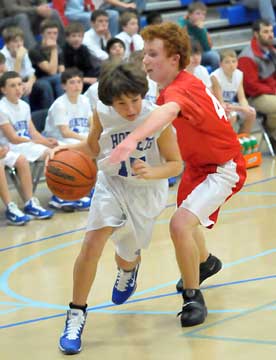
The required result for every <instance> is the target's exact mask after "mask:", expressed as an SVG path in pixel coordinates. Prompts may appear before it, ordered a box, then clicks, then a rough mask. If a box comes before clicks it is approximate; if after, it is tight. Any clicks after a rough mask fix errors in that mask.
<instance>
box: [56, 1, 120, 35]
mask: <svg viewBox="0 0 276 360" xmlns="http://www.w3.org/2000/svg"><path fill="white" fill-rule="evenodd" d="M61 1H64V3H65V4H64V5H65V15H66V17H67V18H68V19H69V20H70V21H77V22H80V23H81V24H82V25H83V26H84V30H85V31H87V30H89V29H90V27H91V24H90V21H91V13H92V12H93V11H94V10H97V9H99V7H100V5H101V3H102V2H101V1H97V2H96V4H94V3H93V2H92V0H67V1H65V0H61ZM96 5H97V6H96ZM102 10H104V9H102ZM106 13H107V14H108V18H109V31H110V33H111V35H112V36H115V35H116V34H118V32H119V13H118V11H117V10H113V9H106Z"/></svg>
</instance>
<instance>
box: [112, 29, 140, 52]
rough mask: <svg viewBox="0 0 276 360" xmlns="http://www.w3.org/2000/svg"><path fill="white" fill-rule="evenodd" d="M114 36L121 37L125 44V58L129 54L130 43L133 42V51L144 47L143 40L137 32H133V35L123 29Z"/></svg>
mask: <svg viewBox="0 0 276 360" xmlns="http://www.w3.org/2000/svg"><path fill="white" fill-rule="evenodd" d="M116 38H118V39H121V40H122V41H123V42H124V44H125V46H126V50H125V58H126V59H127V58H128V57H129V55H130V54H131V50H130V44H131V43H133V51H139V50H143V49H144V40H143V38H142V36H141V35H139V34H134V35H132V36H130V35H129V34H128V33H126V32H125V31H122V32H120V33H119V34H117V35H116Z"/></svg>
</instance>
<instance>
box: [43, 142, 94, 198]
mask: <svg viewBox="0 0 276 360" xmlns="http://www.w3.org/2000/svg"><path fill="white" fill-rule="evenodd" d="M45 176H46V182H47V185H48V188H49V189H50V190H51V191H52V193H53V194H54V195H56V196H58V197H60V198H61V199H63V200H79V199H80V198H82V197H84V196H86V195H88V194H89V193H90V191H91V189H92V188H93V186H94V185H95V182H96V179H97V168H96V165H95V163H94V161H93V160H92V159H91V158H90V157H88V156H87V155H86V154H84V153H82V152H80V151H76V150H69V149H64V150H61V151H58V152H57V153H55V155H54V157H53V158H52V159H50V160H49V162H48V165H47V168H46V172H45Z"/></svg>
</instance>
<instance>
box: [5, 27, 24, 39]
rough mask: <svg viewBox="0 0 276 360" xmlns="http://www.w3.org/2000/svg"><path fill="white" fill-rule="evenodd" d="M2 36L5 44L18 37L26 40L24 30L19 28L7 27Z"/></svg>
mask: <svg viewBox="0 0 276 360" xmlns="http://www.w3.org/2000/svg"><path fill="white" fill-rule="evenodd" d="M2 36H3V39H4V42H5V43H8V42H10V41H12V40H15V39H16V38H17V37H20V38H21V39H22V40H24V33H23V30H22V29H20V27H17V26H9V27H6V28H5V29H4V30H3V32H2Z"/></svg>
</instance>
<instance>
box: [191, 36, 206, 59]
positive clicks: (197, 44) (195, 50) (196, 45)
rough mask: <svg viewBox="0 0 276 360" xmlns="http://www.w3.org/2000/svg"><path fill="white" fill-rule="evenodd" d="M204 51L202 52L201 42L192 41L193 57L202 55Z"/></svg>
mask: <svg viewBox="0 0 276 360" xmlns="http://www.w3.org/2000/svg"><path fill="white" fill-rule="evenodd" d="M202 52H203V50H202V46H201V45H200V42H199V41H197V40H195V39H193V38H192V39H191V55H193V54H202Z"/></svg>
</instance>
